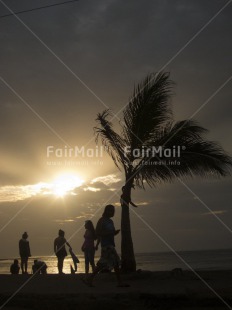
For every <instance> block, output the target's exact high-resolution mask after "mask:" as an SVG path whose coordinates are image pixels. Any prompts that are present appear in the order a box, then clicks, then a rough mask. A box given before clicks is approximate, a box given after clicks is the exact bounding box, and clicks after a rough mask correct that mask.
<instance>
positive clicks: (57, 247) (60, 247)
mask: <svg viewBox="0 0 232 310" xmlns="http://www.w3.org/2000/svg"><path fill="white" fill-rule="evenodd" d="M64 234H65V232H64V231H63V230H61V229H60V230H59V232H58V235H59V236H58V237H57V238H56V239H55V240H54V252H55V254H56V256H57V259H58V266H57V267H58V271H59V274H64V272H63V265H64V259H65V257H66V256H67V251H66V249H65V244H67V246H69V248H71V246H70V244H69V243H68V242H67V241H66V239H65V237H64Z"/></svg>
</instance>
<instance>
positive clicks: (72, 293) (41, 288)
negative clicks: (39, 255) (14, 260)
mask: <svg viewBox="0 0 232 310" xmlns="http://www.w3.org/2000/svg"><path fill="white" fill-rule="evenodd" d="M198 274H199V275H200V276H201V277H202V279H203V280H204V281H206V282H207V284H208V285H209V286H210V287H211V288H212V289H213V290H214V291H215V292H216V293H217V294H219V295H220V297H221V298H222V299H223V300H224V301H225V302H226V303H228V304H229V305H230V307H232V270H227V271H224V270H223V271H222V270H218V271H199V272H198ZM81 277H83V274H75V275H70V274H66V275H57V274H48V275H35V276H33V275H0V287H1V289H0V301H1V303H0V308H1V306H2V305H3V304H4V302H5V301H7V300H8V299H9V298H10V297H11V296H12V294H14V293H15V292H16V291H17V290H19V289H20V288H21V287H22V286H23V287H22V289H21V290H20V291H19V292H18V293H17V294H16V295H15V296H14V297H13V298H12V300H10V302H9V303H7V304H6V305H5V307H6V309H7V308H8V309H9V310H20V309H21V310H23V309H70V310H72V309H78V310H82V309H85V310H86V307H87V309H96V303H97V304H98V305H99V306H101V307H102V309H105V308H106V305H108V307H110V308H111V310H114V309H117V310H118V309H136V310H137V309H181V308H182V307H183V309H192V310H193V309H194V310H195V309H201V308H202V309H207V310H208V309H226V305H225V303H223V301H222V300H220V298H219V297H218V296H216V295H215V294H214V293H213V291H212V290H210V289H209V287H207V285H206V284H204V283H203V282H202V281H201V280H200V279H199V278H198V277H197V276H196V275H195V274H194V273H193V272H191V271H183V272H181V271H180V270H179V271H176V272H174V271H157V272H152V271H141V272H135V273H131V274H123V275H122V279H123V281H124V282H126V283H128V284H130V287H128V288H119V287H117V286H116V280H115V275H114V274H113V273H111V274H99V275H98V276H97V277H96V279H95V281H94V285H95V286H94V287H88V286H86V285H85V284H84V283H83V282H82V280H81ZM67 306H68V308H67ZM170 306H172V308H170Z"/></svg>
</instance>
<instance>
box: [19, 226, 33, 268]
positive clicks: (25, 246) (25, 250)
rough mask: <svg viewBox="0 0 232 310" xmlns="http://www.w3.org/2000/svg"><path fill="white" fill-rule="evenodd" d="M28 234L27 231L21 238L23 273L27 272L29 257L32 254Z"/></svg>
mask: <svg viewBox="0 0 232 310" xmlns="http://www.w3.org/2000/svg"><path fill="white" fill-rule="evenodd" d="M27 238H28V234H27V232H25V233H24V234H23V235H22V239H20V240H19V255H20V257H21V269H22V273H27V262H28V257H30V256H31V251H30V245H29V241H28V240H27Z"/></svg>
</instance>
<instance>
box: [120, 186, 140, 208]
mask: <svg viewBox="0 0 232 310" xmlns="http://www.w3.org/2000/svg"><path fill="white" fill-rule="evenodd" d="M132 187H133V188H134V185H132ZM124 191H125V186H123V187H122V195H121V197H120V203H121V206H123V204H126V205H127V206H128V207H129V205H128V204H127V203H126V202H125V200H124ZM129 204H131V205H132V206H133V207H135V208H138V206H136V204H134V203H133V201H131V200H130V201H129Z"/></svg>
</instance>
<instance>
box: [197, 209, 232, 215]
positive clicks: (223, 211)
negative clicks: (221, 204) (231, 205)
mask: <svg viewBox="0 0 232 310" xmlns="http://www.w3.org/2000/svg"><path fill="white" fill-rule="evenodd" d="M227 212H228V211H227V210H217V211H212V212H206V213H203V214H202V215H218V214H219V215H220V214H225V213H227Z"/></svg>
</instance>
